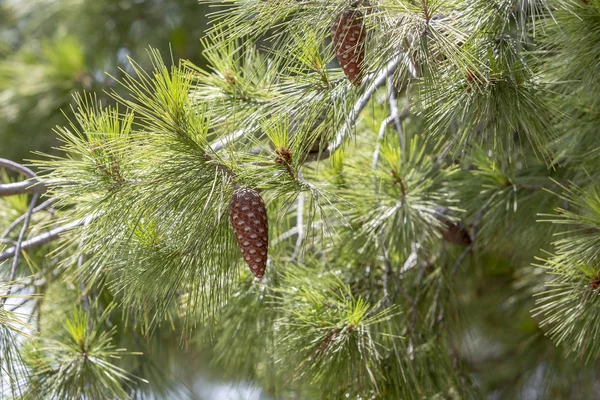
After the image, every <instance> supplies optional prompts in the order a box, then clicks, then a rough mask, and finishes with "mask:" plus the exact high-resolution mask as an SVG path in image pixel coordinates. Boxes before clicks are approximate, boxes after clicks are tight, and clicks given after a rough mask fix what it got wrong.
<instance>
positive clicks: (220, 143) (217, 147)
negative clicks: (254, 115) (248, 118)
mask: <svg viewBox="0 0 600 400" xmlns="http://www.w3.org/2000/svg"><path fill="white" fill-rule="evenodd" d="M247 132H248V130H247V129H240V130H238V131H235V132H233V133H232V134H230V135H227V136H225V137H224V138H222V139H219V140H217V141H216V142H214V143H213V144H211V145H210V148H211V149H212V151H214V152H215V153H216V152H218V151H221V150H223V148H224V147H225V146H226V145H228V144H229V143H231V142H234V141H236V140H237V139H239V138H241V137H242V136H244V135H245V134H246V133H247Z"/></svg>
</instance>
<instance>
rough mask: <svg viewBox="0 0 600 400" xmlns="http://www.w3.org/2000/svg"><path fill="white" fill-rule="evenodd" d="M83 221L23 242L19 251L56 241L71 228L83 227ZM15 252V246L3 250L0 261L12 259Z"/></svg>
mask: <svg viewBox="0 0 600 400" xmlns="http://www.w3.org/2000/svg"><path fill="white" fill-rule="evenodd" d="M85 220H86V218H83V219H80V220H79V221H75V222H71V223H69V224H66V225H63V226H60V227H58V228H56V229H53V230H51V231H49V232H46V233H44V234H42V235H39V236H36V237H34V238H31V239H29V240H25V241H24V242H23V243H22V244H21V247H20V249H21V250H29V249H33V248H36V247H40V246H42V245H44V244H46V243H49V242H51V241H53V240H56V239H58V238H60V235H62V234H63V233H65V232H67V231H69V230H71V229H73V228H76V227H78V226H81V225H83V224H84V223H85ZM15 250H16V246H15V247H11V248H8V249H6V250H4V251H3V252H2V253H0V261H5V260H8V259H9V258H12V257H14V255H15Z"/></svg>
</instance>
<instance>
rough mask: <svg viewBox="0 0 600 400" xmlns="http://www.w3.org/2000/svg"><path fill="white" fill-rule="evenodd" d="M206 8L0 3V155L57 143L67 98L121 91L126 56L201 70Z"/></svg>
mask: <svg viewBox="0 0 600 400" xmlns="http://www.w3.org/2000/svg"><path fill="white" fill-rule="evenodd" d="M207 12H209V10H208V7H206V6H204V5H199V4H198V1H197V0H100V1H99V0H0V157H4V158H9V159H12V160H15V161H21V160H23V159H27V158H31V157H32V154H31V153H32V151H42V152H48V151H50V150H51V148H52V146H53V145H55V143H56V139H55V137H56V135H55V134H54V132H53V131H52V130H53V128H54V127H55V126H56V125H63V124H64V123H65V116H64V115H63V112H64V113H66V114H67V117H68V116H69V106H70V104H71V101H72V98H71V95H72V94H73V93H75V92H81V91H93V92H96V93H98V94H99V96H100V97H101V99H102V101H103V102H104V103H110V102H111V100H110V98H109V97H108V96H107V95H106V94H105V93H104V92H105V91H111V90H116V91H118V92H120V88H119V85H118V83H117V82H116V80H119V78H120V76H122V74H123V70H124V71H128V72H129V68H130V67H129V64H128V61H127V58H128V57H131V58H133V59H134V60H136V62H138V63H140V65H141V66H142V67H147V66H148V57H147V56H146V51H147V49H148V47H150V46H151V47H154V48H157V49H159V50H160V52H161V54H162V55H163V57H164V58H165V60H167V61H168V60H170V59H171V57H170V56H169V53H171V54H172V56H173V59H174V60H178V59H180V58H185V59H189V60H191V61H192V62H194V63H196V64H199V65H202V64H203V58H202V50H201V47H200V40H199V39H200V38H201V36H202V35H203V32H204V30H205V28H206V24H207V19H206V13H207Z"/></svg>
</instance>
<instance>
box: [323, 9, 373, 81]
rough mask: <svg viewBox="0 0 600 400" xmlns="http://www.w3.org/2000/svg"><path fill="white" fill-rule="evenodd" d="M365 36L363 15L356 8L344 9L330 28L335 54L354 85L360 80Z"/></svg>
mask: <svg viewBox="0 0 600 400" xmlns="http://www.w3.org/2000/svg"><path fill="white" fill-rule="evenodd" d="M365 36H366V35H365V29H364V23H363V15H362V13H361V12H360V11H358V10H346V11H344V13H343V14H342V15H341V16H340V18H338V20H337V21H336V22H334V24H333V27H332V29H331V39H332V41H333V48H334V50H335V56H336V57H337V59H338V61H339V63H340V65H341V66H342V69H343V70H344V73H345V74H346V76H347V77H348V79H349V80H350V82H352V84H353V85H354V86H358V85H360V82H361V80H362V69H363V63H364V60H365Z"/></svg>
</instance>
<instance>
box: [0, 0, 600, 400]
mask: <svg viewBox="0 0 600 400" xmlns="http://www.w3.org/2000/svg"><path fill="white" fill-rule="evenodd" d="M203 3H206V5H212V6H217V5H218V6H221V7H223V8H221V9H216V12H215V13H214V14H213V15H212V17H211V18H212V22H213V25H211V29H210V33H209V35H208V36H207V37H205V38H203V39H202V45H203V46H204V48H205V49H206V50H205V53H204V57H205V58H206V60H207V61H208V65H207V66H203V65H196V64H194V63H193V62H192V61H183V60H182V61H179V60H178V61H175V60H173V59H172V60H171V62H168V63H167V62H165V61H164V60H163V56H162V55H164V54H166V53H165V52H164V51H163V52H161V51H160V50H157V49H151V50H149V51H148V55H149V57H148V59H149V62H148V63H145V62H143V61H142V62H141V63H138V62H136V61H133V60H132V59H129V60H127V63H125V62H122V61H123V60H117V61H118V62H117V61H116V62H115V63H114V65H112V67H116V66H117V64H118V65H119V66H120V67H121V69H120V70H116V68H110V71H109V72H110V73H111V75H110V76H111V77H110V78H107V80H106V82H111V85H112V84H114V85H115V86H114V87H111V89H110V90H108V91H107V92H108V93H107V95H87V94H85V95H76V96H75V97H74V101H73V102H72V104H73V106H72V108H71V111H70V112H68V115H70V116H71V118H70V123H69V125H68V126H65V127H58V128H57V129H56V133H57V135H58V138H59V140H60V146H58V148H57V149H56V152H55V153H52V154H50V155H43V154H44V153H43V152H38V155H39V156H40V158H42V160H40V161H36V162H35V166H36V167H37V168H38V169H39V170H40V171H41V172H40V178H41V179H42V180H44V181H45V183H46V184H47V185H48V192H47V193H46V194H45V195H46V196H48V197H51V198H53V199H56V203H54V205H53V208H52V212H48V213H47V214H50V216H48V215H47V214H46V213H42V214H40V213H36V214H34V215H33V216H32V224H31V228H30V229H29V230H28V231H27V234H28V237H33V236H34V235H36V234H39V233H44V232H48V231H49V229H51V228H53V227H55V226H57V225H60V226H65V225H66V224H70V225H68V226H71V227H72V229H70V230H68V231H66V232H62V233H61V235H60V239H61V240H60V241H59V242H58V243H59V244H58V245H57V244H56V243H54V244H52V245H48V247H47V248H41V249H37V250H36V249H31V250H30V249H25V250H24V251H22V252H21V253H22V254H20V258H19V260H20V261H19V263H17V264H18V265H17V269H16V270H15V273H16V275H17V277H19V278H20V277H25V276H29V275H30V274H34V277H33V278H32V279H31V283H29V281H28V282H27V284H26V285H25V286H26V287H25V288H19V289H18V290H17V292H16V294H19V295H21V294H24V293H40V294H45V296H46V297H45V300H41V301H42V303H41V305H40V302H39V301H40V300H37V299H36V303H35V304H36V306H35V309H34V310H32V312H31V315H33V316H36V315H37V317H38V322H37V324H36V330H34V331H32V334H33V336H34V337H35V338H37V340H33V341H31V343H29V345H28V346H27V347H26V351H25V350H24V349H23V347H22V346H18V345H12V344H11V343H9V342H7V343H6V344H5V345H4V347H3V349H4V353H3V354H2V358H0V361H2V360H5V361H2V362H4V364H6V365H13V366H12V367H6V368H10V369H8V370H9V372H10V373H11V376H13V377H15V376H16V378H14V379H15V382H19V386H17V385H13V386H11V389H10V390H12V391H13V392H14V390H16V389H23V388H24V390H26V392H27V393H31V394H32V395H37V396H38V397H41V398H53V397H56V398H76V397H81V396H82V393H86V396H90V397H111V398H113V397H114V398H128V397H135V396H136V395H138V396H141V397H143V395H144V394H146V393H148V392H147V390H148V387H145V386H144V385H143V384H142V383H144V382H143V381H142V380H136V379H134V378H133V375H134V373H135V375H138V372H139V375H140V376H142V377H143V378H150V379H151V380H152V381H154V383H152V382H151V384H154V385H155V387H156V389H155V390H156V393H160V394H161V395H165V396H166V393H175V392H176V388H177V381H176V380H175V379H173V380H171V377H169V378H168V380H171V382H167V379H163V380H161V379H159V378H157V375H160V374H157V373H156V369H155V368H153V367H152V365H161V366H162V365H164V366H165V369H167V367H166V366H168V369H169V371H170V373H171V374H170V375H174V374H175V373H174V371H179V370H178V369H177V368H176V367H173V364H175V362H172V360H170V359H169V354H168V353H171V354H172V353H173V352H174V350H173V349H172V348H171V347H169V346H166V349H167V350H164V351H159V350H157V347H160V345H161V344H162V343H164V342H168V343H171V344H172V343H174V342H175V341H180V342H181V343H183V344H184V345H185V349H186V350H187V351H188V352H189V353H191V354H196V353H198V354H203V355H206V357H207V358H209V359H210V360H211V362H212V365H213V367H214V368H215V369H216V371H217V372H218V373H219V375H220V376H221V377H226V378H227V379H230V380H232V381H235V382H242V383H245V382H252V383H253V384H256V385H259V386H260V387H261V389H262V390H263V391H264V392H265V393H266V394H267V395H270V396H273V397H276V398H324V399H338V398H345V397H360V398H382V399H387V398H402V399H422V398H434V399H435V398H439V399H442V398H444V399H446V398H452V399H468V398H483V397H485V396H488V397H494V396H495V397H498V398H528V396H530V394H531V393H534V394H535V395H539V396H542V397H543V396H545V397H548V398H568V396H569V395H571V394H572V393H575V392H576V393H577V394H578V395H580V397H582V398H583V397H586V396H587V395H589V394H590V393H593V392H594V390H595V381H594V379H595V378H591V377H593V372H591V371H592V370H593V368H594V367H595V366H596V364H597V360H598V359H599V358H600V350H599V349H600V342H599V341H598V340H597V336H598V332H597V330H598V328H597V326H598V315H600V309H599V308H598V301H597V294H598V293H597V291H598V290H599V289H598V287H600V277H599V276H600V271H599V270H598V263H599V260H600V250H598V249H600V235H599V234H598V232H600V192H599V190H598V184H597V182H598V178H599V174H598V165H597V164H598V157H597V155H598V148H599V143H598V135H597V133H598V126H600V124H599V122H600V119H599V115H600V114H598V110H597V106H596V105H597V92H598V90H597V89H600V87H598V86H599V85H600V83H599V82H598V80H597V77H596V75H597V74H594V71H595V70H596V69H597V68H596V67H597V64H598V59H599V56H598V40H597V37H596V36H598V35H595V34H596V33H598V21H599V16H600V3H598V0H590V1H575V0H572V1H571V0H568V1H567V0H565V1H559V0H547V1H541V0H540V1H520V0H518V1H517V0H494V1H483V0H481V1H480V0H477V1H463V0H442V1H439V0H435V1H433V0H423V1H418V2H417V1H408V0H407V1H405V0H400V1H399V0H378V1H371V2H354V1H350V0H336V1H320V0H319V1H310V2H298V1H292V0H278V1H262V0H244V1H237V0H236V1H227V2H215V1H205V2H203ZM84 4H85V5H88V6H90V7H91V5H90V4H88V2H87V1H81V5H82V6H83V5H84ZM152 7H153V6H152ZM349 8H355V9H357V10H358V11H360V12H361V13H362V14H363V15H364V21H365V25H364V29H365V30H366V32H367V42H366V43H365V46H366V49H367V53H366V60H365V63H364V65H362V66H361V68H363V69H364V80H363V82H361V84H360V85H358V87H355V86H354V85H352V83H351V82H349V81H348V79H347V78H346V77H345V76H344V74H343V72H342V70H341V69H340V68H339V67H338V65H337V64H338V61H337V60H336V59H335V55H334V51H333V49H332V45H331V40H330V34H331V33H330V32H331V27H332V26H333V24H335V23H336V21H337V18H338V17H339V15H340V14H341V13H342V12H343V11H344V10H347V9H349ZM91 9H92V10H93V8H91ZM594 35H595V36H594ZM79 43H83V42H79ZM85 43H86V45H87V44H88V43H87V42H85ZM48 46H51V47H48V48H49V49H51V51H46V52H45V53H44V54H45V59H44V64H48V65H51V66H52V67H51V68H46V67H44V71H45V72H44V73H43V74H42V75H43V80H48V81H49V82H50V81H52V82H54V83H56V82H60V81H63V82H67V81H69V80H70V79H72V76H73V74H74V73H75V72H74V71H75V70H79V69H82V70H85V71H92V69H89V68H88V64H87V61H86V60H87V58H88V57H89V54H87V53H86V52H87V50H85V49H84V48H83V46H81V45H80V44H78V42H77V41H76V40H72V41H68V40H67V41H64V39H63V40H62V41H56V42H54V44H52V45H48ZM77 49H79V50H77ZM23 54H25V52H23ZM171 54H174V56H177V55H178V53H177V51H175V52H172V53H171ZM174 56H172V58H174ZM565 60H567V61H568V62H567V63H565V62H564V61H565ZM36 62H37V61H36ZM36 62H32V63H31V65H32V66H33V65H35V64H36ZM6 65H8V64H7V63H5V62H4V61H3V63H2V64H0V67H2V66H6ZM31 70H33V68H32V69H31ZM12 73H15V74H17V73H18V74H20V76H21V79H24V78H23V76H26V72H24V71H20V70H19V69H18V68H17V67H15V68H13V69H12ZM89 74H90V75H89V76H94V77H95V73H91V72H90V73H89ZM94 79H95V78H94ZM2 82H3V81H2V80H0V87H3V86H2V85H5V84H3V83H2ZM384 86H385V87H384ZM6 87H7V86H6ZM50 87H51V88H53V89H52V90H54V88H56V87H60V88H64V89H65V90H68V91H71V90H72V86H68V85H66V84H65V85H64V86H61V85H58V86H56V87H55V86H50ZM84 87H85V88H87V87H88V86H85V85H83V86H82V87H81V88H84ZM89 87H90V88H92V89H95V88H96V87H95V86H94V85H91V86H89ZM38 94H39V93H38ZM40 96H41V95H40ZM17 98H18V99H22V98H23V96H17V97H14V98H13V100H14V101H15V102H16V100H15V99H17ZM31 98H32V99H33V98H35V96H33V97H31ZM59 98H60V99H62V100H64V97H63V96H62V95H61V96H57V98H56V99H55V100H56V101H53V102H52V103H51V105H52V106H54V105H55V104H58V102H59V100H58V99H59ZM67 104H71V103H70V100H69V101H63V102H62V105H63V106H64V105H67ZM51 114H52V113H50V114H47V115H51ZM24 115H25V114H24ZM19 118H24V116H23V115H21V116H19ZM2 178H3V182H4V181H6V182H9V181H11V182H12V181H14V177H12V176H10V177H9V176H3V177H2ZM239 188H253V189H256V190H258V191H259V192H260V194H261V196H262V197H263V198H264V200H265V202H266V204H267V210H268V217H269V238H270V239H269V242H270V248H269V260H268V264H267V271H266V274H265V277H264V278H263V280H262V281H256V280H253V279H252V276H251V274H250V272H249V271H248V269H247V268H246V266H245V265H244V263H243V260H241V259H240V252H239V250H238V249H237V248H236V245H235V238H234V236H233V235H232V229H231V227H230V224H229V215H228V213H229V210H228V204H229V202H230V200H231V197H232V195H233V193H234V192H235V191H236V190H237V189H239ZM557 190H563V191H564V194H563V195H556V193H555V192H556V191H557ZM0 200H1V201H0V216H2V217H5V218H6V219H7V220H15V219H17V218H19V217H20V216H21V215H23V213H25V212H27V210H28V208H29V204H30V203H29V201H30V197H28V196H27V195H20V196H12V197H8V198H6V199H5V198H1V199H0ZM539 219H542V221H536V220H539ZM537 222H545V223H537ZM9 224H10V223H5V222H3V221H2V220H0V228H2V229H3V230H4V229H7V228H8V226H9ZM5 225H6V226H5ZM17 226H18V224H17ZM565 227H566V228H565ZM563 228H565V229H563ZM15 232H16V231H15V230H14V229H13V230H11V231H10V232H8V234H7V239H6V240H5V241H4V242H5V243H3V245H2V246H3V248H2V249H0V250H3V249H5V248H8V247H9V246H12V245H13V241H14V240H18V236H17V235H16V233H15ZM555 235H561V236H560V237H559V239H558V240H556V238H555V237H554V236H555ZM48 251H51V254H50V257H45V255H46V254H47V253H48ZM544 252H545V253H544ZM0 254H1V253H0ZM536 257H537V259H538V263H539V264H540V265H536V264H532V262H534V261H535V259H536ZM8 265H9V263H2V262H0V272H2V274H3V275H6V276H9V275H10V273H11V268H9V266H8ZM28 291H30V292H28ZM60 291H64V292H65V294H64V296H63V300H64V301H62V302H61V301H57V300H56V296H59V294H58V293H59V292H60ZM48 301H50V303H47V302H48ZM74 302H75V303H79V302H81V305H77V308H76V310H75V312H74V313H73V312H72V303H74ZM49 304H52V305H56V310H52V311H49V307H50V306H49ZM532 309H533V315H532V314H531V310H532ZM98 310H100V311H98ZM101 310H106V311H104V312H103V311H101ZM0 312H1V313H0V329H4V330H5V331H7V330H9V329H10V331H11V335H14V334H15V333H14V330H15V329H13V328H14V327H15V326H18V324H17V325H15V324H16V321H18V320H16V319H14V318H15V314H14V313H11V312H7V311H5V310H2V311H0ZM71 314H72V316H71ZM66 315H70V317H69V320H68V321H69V322H68V323H67V330H66V331H64V332H58V331H57V330H56V328H57V322H56V321H52V320H51V319H58V320H60V319H61V318H64V317H65V316H66ZM546 336H548V337H549V339H548V338H547V337H546ZM174 338H177V339H174ZM163 341H164V342H163ZM117 343H118V344H119V346H120V345H121V344H124V345H125V344H126V345H127V346H126V347H127V348H130V349H136V350H137V349H140V350H144V352H145V354H144V356H143V358H141V359H139V360H137V361H136V360H131V359H129V360H123V361H122V362H117V363H113V362H109V359H110V358H112V357H113V356H116V355H118V354H120V353H121V352H119V351H117V350H116V349H117ZM555 345H557V346H555ZM10 346H12V347H10ZM570 354H574V355H576V357H575V358H576V359H568V361H565V359H566V357H568V356H569V355H570ZM188 355H189V354H188ZM19 357H23V358H24V361H25V365H26V366H27V367H28V370H27V372H29V373H30V374H31V377H28V378H25V375H23V376H22V377H18V373H20V372H19V371H21V370H19V367H18V365H21V364H20V362H21V361H20V360H19ZM146 361H147V362H146ZM582 361H583V362H582ZM586 363H587V364H586ZM4 364H0V365H4ZM23 371H24V370H23ZM540 377H541V378H540ZM21 382H24V383H21ZM23 385H24V386H23ZM575 388H576V390H575Z"/></svg>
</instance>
